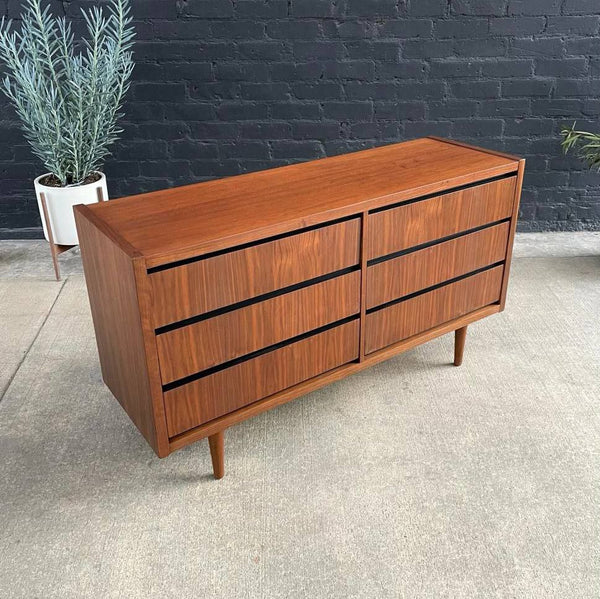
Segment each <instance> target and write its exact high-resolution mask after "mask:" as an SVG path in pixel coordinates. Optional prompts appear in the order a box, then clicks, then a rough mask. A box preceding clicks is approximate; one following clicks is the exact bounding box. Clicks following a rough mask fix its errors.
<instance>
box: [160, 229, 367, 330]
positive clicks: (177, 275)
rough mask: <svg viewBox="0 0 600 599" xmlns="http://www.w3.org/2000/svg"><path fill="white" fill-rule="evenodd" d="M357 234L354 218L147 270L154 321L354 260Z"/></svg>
mask: <svg viewBox="0 0 600 599" xmlns="http://www.w3.org/2000/svg"><path fill="white" fill-rule="evenodd" d="M359 237H360V219H358V218H356V219H352V220H349V221H344V222H341V223H336V224H333V225H329V226H325V227H319V228H317V229H312V230H309V231H305V232H304V233H298V234H296V235H287V236H285V237H282V238H279V239H274V240H272V241H267V242H262V243H258V244H256V245H252V246H250V247H245V248H243V249H238V250H234V251H230V252H224V253H219V254H217V255H212V256H207V257H205V258H200V259H198V260H197V261H193V262H189V263H186V264H183V265H180V266H175V267H173V268H168V269H164V270H162V269H161V270H157V271H155V272H152V273H151V274H150V275H149V277H150V281H151V286H152V292H153V306H154V324H155V327H157V328H158V327H161V326H163V325H166V324H170V323H173V322H177V321H179V320H183V319H186V318H190V317H192V316H196V315H198V314H204V313H206V312H210V311H211V310H216V309H218V308H221V307H223V306H228V305H231V304H235V303H237V302H241V301H244V300H246V299H249V298H253V297H256V296H259V295H262V294H265V293H269V292H271V291H274V290H276V289H281V288H283V287H287V286H289V285H294V284H296V283H300V282H302V281H306V280H308V279H312V278H316V277H319V276H321V275H325V274H329V273H332V272H335V271H338V270H342V269H344V268H348V267H350V266H354V265H356V264H358V260H359V247H360V243H359Z"/></svg>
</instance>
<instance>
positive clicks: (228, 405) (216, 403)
mask: <svg viewBox="0 0 600 599" xmlns="http://www.w3.org/2000/svg"><path fill="white" fill-rule="evenodd" d="M358 331H359V325H358V320H353V321H351V322H347V323H346V324H343V325H340V326H338V327H335V328H332V329H328V330H327V331H324V332H322V333H319V334H316V335H312V336H310V337H307V338H305V339H303V340H301V341H298V342H296V343H291V344H289V345H286V346H284V347H282V348H280V349H276V350H274V351H271V352H268V353H265V354H262V355H260V356H258V357H256V358H253V359H250V360H246V361H244V362H241V363H239V364H237V365H235V366H231V367H229V368H226V369H223V370H219V371H217V372H215V373H214V374H208V375H207V376H204V377H202V378H199V379H197V380H195V381H193V382H191V383H188V384H186V385H182V386H180V387H177V388H175V389H172V390H170V391H166V392H165V393H164V402H165V411H166V415H167V429H168V433H169V436H170V437H173V436H175V435H178V434H180V433H183V432H184V431H186V430H189V429H191V428H194V427H195V426H199V425H200V424H203V423H205V422H208V421H209V420H213V419H214V418H218V417H219V416H222V415H224V414H228V413H229V412H233V411H234V410H237V409H239V408H241V407H243V406H246V405H248V404H250V403H252V402H255V401H257V400H259V399H262V398H264V397H267V396H269V395H273V394H274V393H277V392H278V391H281V390H283V389H286V388H287V387H291V386H292V385H296V384H298V383H300V382H302V381H305V380H307V379H310V378H312V377H314V376H317V375H318V374H321V373H323V372H327V371H328V370H332V369H333V368H336V367H338V366H341V365H343V364H346V363H348V362H351V361H352V360H355V359H357V358H358Z"/></svg>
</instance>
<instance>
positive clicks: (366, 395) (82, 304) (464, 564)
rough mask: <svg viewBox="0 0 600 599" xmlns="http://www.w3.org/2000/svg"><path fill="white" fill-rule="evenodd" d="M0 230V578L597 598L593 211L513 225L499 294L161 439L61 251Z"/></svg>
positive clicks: (136, 591) (60, 585)
mask: <svg viewBox="0 0 600 599" xmlns="http://www.w3.org/2000/svg"><path fill="white" fill-rule="evenodd" d="M47 252H48V248H47V246H46V245H45V244H43V243H42V242H35V241H33V242H32V241H28V242H0V330H1V339H2V341H1V343H0V394H1V397H2V399H1V402H0V456H1V459H0V483H1V484H0V597H2V598H4V597H6V598H27V599H31V598H33V597H40V598H43V599H47V598H51V597H65V598H84V597H94V598H97V597H102V598H109V597H115V598H116V597H118V598H122V597H126V598H128V599H133V598H137V597H161V598H170V597H178V598H179V599H181V598H184V597H207V598H221V597H222V598H228V599H229V598H232V599H233V598H238V597H240V598H241V597H244V598H265V599H267V598H268V599H271V598H275V597H282V598H296V597H298V598H304V597H310V598H311V599H312V598H327V599H334V598H338V597H339V598H344V599H346V598H354V597H356V598H363V597H364V598H388V597H390V598H391V597H394V598H396V597H402V598H404V597H406V598H410V599H412V598H421V597H423V598H425V597H432V598H434V597H435V598H439V597H448V598H459V597H461V598H462V597H464V598H479V597H481V598H489V597H502V598H505V597H506V598H508V597H511V598H513V597H518V598H521V597H523V598H528V599H529V598H534V599H536V598H546V597H556V598H561V599H563V598H569V599H575V598H584V597H585V598H592V597H593V598H597V597H599V596H600V516H599V514H600V468H599V462H600V410H599V405H598V404H599V400H600V398H599V391H600V327H599V324H598V323H599V316H600V234H598V233H555V234H522V235H519V236H518V238H517V247H516V252H515V260H514V263H513V276H512V280H511V285H510V289H509V301H508V305H507V309H506V311H505V312H504V313H502V314H500V315H496V316H493V317H491V318H489V319H487V320H485V321H482V322H480V323H477V324H475V325H473V326H472V327H470V329H469V335H468V338H467V349H466V354H465V363H464V365H463V367H462V368H453V367H451V366H449V361H450V359H451V354H452V336H451V335H446V336H445V337H442V338H441V339H438V340H435V341H432V342H430V343H429V344H427V345H425V346H422V347H420V348H417V349H415V350H413V351H411V352H408V353H406V354H404V355H402V356H399V357H397V358H394V359H391V360H389V361H387V362H385V363H383V364H380V365H378V366H376V367H374V368H373V369H371V370H367V371H364V372H361V373H359V374H357V375H355V376H353V377H351V378H349V379H347V380H344V381H341V382H339V383H336V384H334V385H332V386H330V387H328V388H326V389H322V390H319V391H317V392H314V393H312V394H310V395H308V396H306V397H304V398H302V399H299V400H296V401H294V402H292V403H290V404H288V405H286V406H282V407H280V408H278V409H276V410H274V411H272V412H270V413H267V414H263V415H261V416H259V417H257V418H255V419H253V420H251V421H248V422H245V423H243V424H241V425H239V426H237V427H234V428H232V429H230V430H229V431H228V432H227V435H226V468H227V474H226V476H225V478H224V479H223V480H222V481H219V482H216V481H214V480H213V479H212V478H211V476H210V474H209V473H210V459H209V454H208V448H207V444H206V443H205V442H200V443H197V444H195V445H193V446H191V447H188V448H185V449H183V450H181V451H179V452H177V453H175V454H173V455H172V456H170V457H169V458H166V459H164V460H159V459H158V458H156V457H154V454H153V453H152V451H151V450H150V448H149V447H148V446H147V445H146V443H145V441H144V440H143V439H142V438H141V436H140V435H139V434H138V433H137V431H136V429H135V428H134V427H133V425H132V424H131V423H130V422H129V420H128V419H127V417H126V416H125V414H124V413H123V412H122V410H121V408H120V407H119V406H118V404H117V402H116V401H115V400H114V399H113V398H112V397H111V395H110V392H109V391H108V390H107V389H106V388H105V387H104V386H103V384H102V382H101V378H100V371H99V366H98V360H97V355H96V347H95V341H94V335H93V330H92V324H91V319H90V314H89V309H88V304H87V297H86V292H85V284H84V281H83V278H82V276H81V266H80V261H79V256H78V254H77V252H76V251H74V252H71V253H69V254H67V255H64V256H62V257H61V263H62V265H63V272H64V274H65V279H64V280H63V281H62V282H60V283H57V282H55V281H54V280H53V275H52V266H51V262H50V259H49V255H48V253H47Z"/></svg>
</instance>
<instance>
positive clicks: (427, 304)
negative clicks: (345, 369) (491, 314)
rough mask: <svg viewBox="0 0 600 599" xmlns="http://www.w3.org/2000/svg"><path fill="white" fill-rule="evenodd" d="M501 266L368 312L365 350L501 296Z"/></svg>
mask: <svg viewBox="0 0 600 599" xmlns="http://www.w3.org/2000/svg"><path fill="white" fill-rule="evenodd" d="M503 272H504V266H502V265H501V266H496V267H494V268H491V269H489V270H486V271H484V272H481V273H479V274H476V275H473V276H470V277H467V278H465V279H461V280H460V281H457V282H455V283H451V284H449V285H445V286H444V287H440V288H438V289H435V290H434V291H429V292H427V293H423V294H421V295H417V296H416V297H412V298H410V299H406V300H403V301H400V302H398V303H395V304H392V305H390V306H387V307H385V308H382V309H380V310H375V311H373V312H369V313H367V321H366V331H365V332H366V340H365V353H371V352H374V351H376V350H378V349H381V348H383V347H386V346H387V345H391V344H392V343H396V342H398V341H402V340H403V339H407V338H408V337H412V336H413V335H417V334H418V333H422V332H423V331H426V330H428V329H432V328H433V327H436V326H438V325H440V324H443V323H444V322H447V321H449V320H452V319H454V318H458V317H459V316H462V315H464V314H467V313H468V312H472V311H473V310H477V308H482V307H484V306H487V305H489V304H493V303H494V302H497V301H498V300H499V299H500V289H501V287H502V275H503Z"/></svg>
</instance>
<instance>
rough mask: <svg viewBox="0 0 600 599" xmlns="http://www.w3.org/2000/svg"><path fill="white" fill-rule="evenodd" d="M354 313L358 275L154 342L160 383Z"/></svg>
mask: <svg viewBox="0 0 600 599" xmlns="http://www.w3.org/2000/svg"><path fill="white" fill-rule="evenodd" d="M359 311H360V272H358V271H356V272H352V273H349V274H347V275H342V276H340V277H335V278H334V279H329V280H328V281H324V282H322V283H317V284H315V285H310V286H308V287H303V288H301V289H297V290H295V291H291V292H289V293H285V294H283V295H278V296H276V297H273V298H271V299H268V300H265V301H262V302H258V303H255V304H251V305H249V306H246V307H243V308H239V309H236V310H232V311H229V312H225V313H224V314H220V315H218V316H215V317H212V318H208V319H206V320H201V321H199V322H196V323H193V324H190V325H187V326H184V327H181V328H177V329H174V330H172V331H169V332H166V333H163V334H160V335H158V336H157V338H156V341H157V346H158V355H159V359H160V370H161V375H162V382H163V384H164V383H169V382H171V381H174V380H177V379H181V378H184V377H186V376H188V375H190V374H193V373H196V372H200V371H202V370H206V369H207V368H211V367H212V366H216V365H217V364H222V363H223V362H227V361H228V360H233V359H234V358H238V357H240V356H243V355H246V354H249V353H251V352H254V351H257V350H259V349H263V348H265V347H268V346H270V345H274V344H276V343H279V342H281V341H284V340H286V339H290V338H292V337H295V336H297V335H301V334H303V333H306V332H308V331H312V330H314V329H318V328H320V327H322V326H325V325H327V324H330V323H332V322H336V321H338V320H342V319H344V318H346V317H348V316H353V315H355V314H358V313H359Z"/></svg>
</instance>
